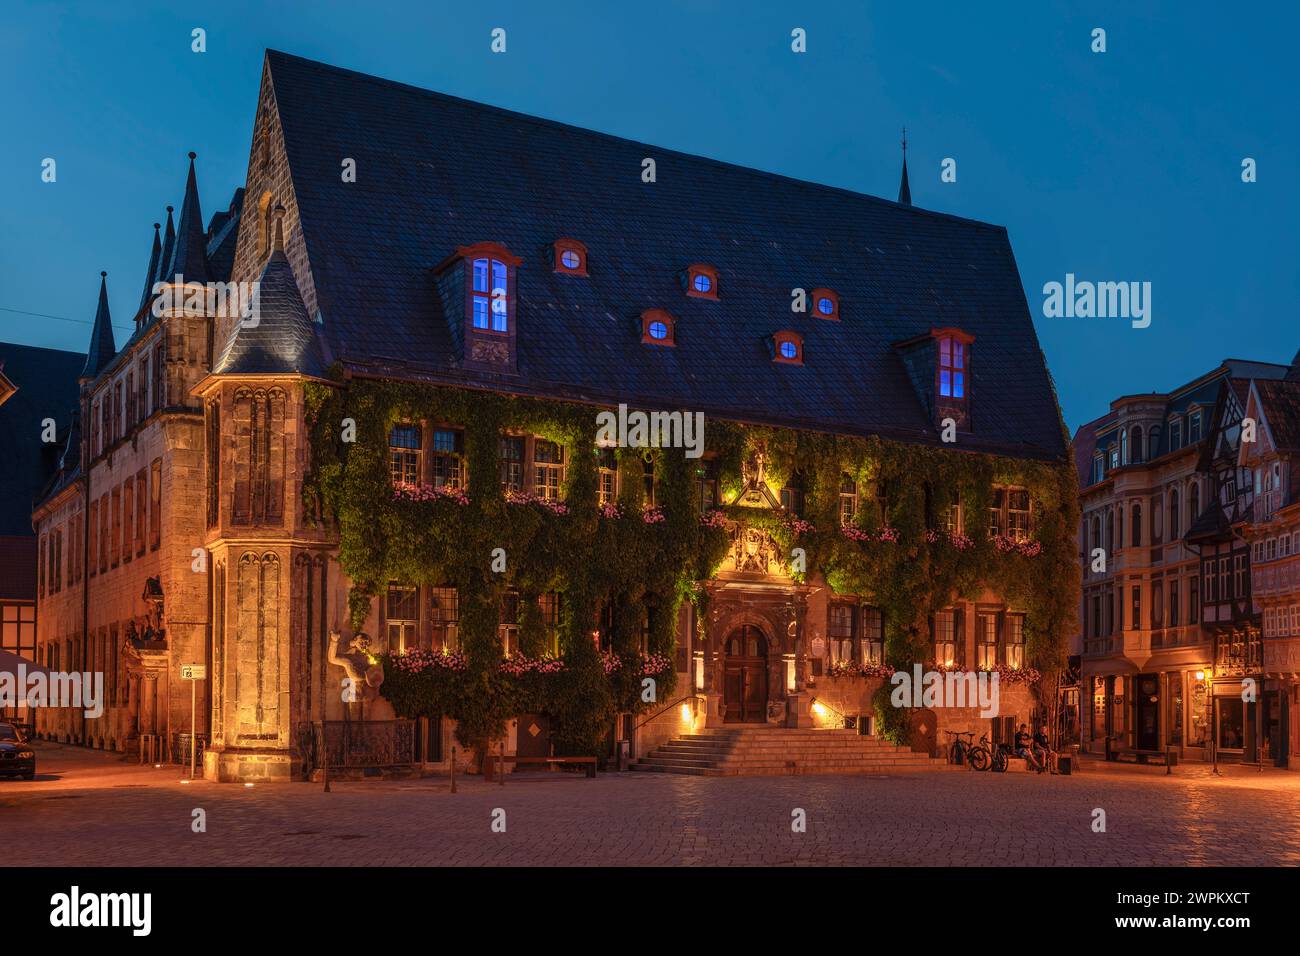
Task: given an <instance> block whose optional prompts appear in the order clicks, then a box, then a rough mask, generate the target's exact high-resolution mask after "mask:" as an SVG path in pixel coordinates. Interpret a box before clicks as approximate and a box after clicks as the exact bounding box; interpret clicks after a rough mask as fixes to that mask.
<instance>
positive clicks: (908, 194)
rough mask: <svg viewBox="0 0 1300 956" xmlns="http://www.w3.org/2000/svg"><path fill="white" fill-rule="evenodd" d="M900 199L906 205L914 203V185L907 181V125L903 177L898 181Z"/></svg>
mask: <svg viewBox="0 0 1300 956" xmlns="http://www.w3.org/2000/svg"><path fill="white" fill-rule="evenodd" d="M898 201H899V202H900V203H901V204H902V205H904V206H910V205H912V187H911V186H909V185H908V182H907V127H906V126H904V127H903V177H902V179H901V180H900V181H899V183H898Z"/></svg>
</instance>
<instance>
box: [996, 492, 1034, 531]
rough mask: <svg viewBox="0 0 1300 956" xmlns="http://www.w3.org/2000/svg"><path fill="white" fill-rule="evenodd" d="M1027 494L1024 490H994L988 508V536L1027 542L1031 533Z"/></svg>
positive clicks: (1031, 523)
mask: <svg viewBox="0 0 1300 956" xmlns="http://www.w3.org/2000/svg"><path fill="white" fill-rule="evenodd" d="M1031 507H1032V506H1031V504H1030V499H1029V492H1028V491H1027V490H1026V489H1024V488H994V489H993V500H992V504H991V505H990V507H989V536H990V537H997V536H999V535H1006V536H1007V537H1009V538H1012V539H1014V540H1016V541H1027V540H1029V537H1030V535H1031V534H1032V533H1033V516H1032V511H1031Z"/></svg>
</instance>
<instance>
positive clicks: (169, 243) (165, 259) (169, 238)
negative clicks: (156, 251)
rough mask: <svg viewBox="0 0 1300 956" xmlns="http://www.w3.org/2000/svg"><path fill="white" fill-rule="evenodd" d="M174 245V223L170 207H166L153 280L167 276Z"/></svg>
mask: <svg viewBox="0 0 1300 956" xmlns="http://www.w3.org/2000/svg"><path fill="white" fill-rule="evenodd" d="M175 245H176V224H175V223H174V222H172V207H171V206H168V207H167V229H166V230H165V231H164V232H163V245H162V255H161V256H159V257H158V272H157V274H155V275H154V277H153V281H154V282H162V281H164V279H165V278H166V276H167V265H168V263H170V262H171V261H172V248H173V247H174V246H175Z"/></svg>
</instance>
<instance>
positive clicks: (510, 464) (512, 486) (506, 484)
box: [500, 435, 524, 492]
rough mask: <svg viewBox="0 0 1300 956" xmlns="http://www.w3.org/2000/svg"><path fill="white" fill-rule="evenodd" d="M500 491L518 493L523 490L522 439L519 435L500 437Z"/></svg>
mask: <svg viewBox="0 0 1300 956" xmlns="http://www.w3.org/2000/svg"><path fill="white" fill-rule="evenodd" d="M500 460H501V490H502V491H503V492H511V491H514V492H519V491H523V489H524V439H523V437H522V436H519V435H502V436H501V450H500Z"/></svg>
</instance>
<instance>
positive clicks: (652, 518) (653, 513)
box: [641, 508, 664, 524]
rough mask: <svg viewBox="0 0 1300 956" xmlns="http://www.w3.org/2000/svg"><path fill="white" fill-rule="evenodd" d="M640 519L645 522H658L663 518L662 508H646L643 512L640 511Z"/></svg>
mask: <svg viewBox="0 0 1300 956" xmlns="http://www.w3.org/2000/svg"><path fill="white" fill-rule="evenodd" d="M641 520H642V521H644V522H645V523H646V524H658V523H659V522H661V521H663V520H664V512H663V509H662V508H647V509H646V510H645V511H644V512H642V514H641Z"/></svg>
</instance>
